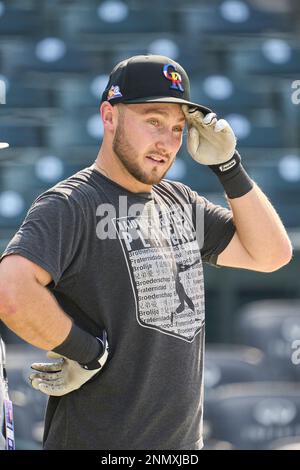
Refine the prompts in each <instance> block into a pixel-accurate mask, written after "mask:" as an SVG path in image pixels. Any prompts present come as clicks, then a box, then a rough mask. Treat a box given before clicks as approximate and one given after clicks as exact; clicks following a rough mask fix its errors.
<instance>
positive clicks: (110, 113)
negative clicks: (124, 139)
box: [100, 101, 116, 132]
mask: <svg viewBox="0 0 300 470" xmlns="http://www.w3.org/2000/svg"><path fill="white" fill-rule="evenodd" d="M100 114H101V117H102V122H103V126H104V129H105V130H106V131H108V132H114V130H115V127H116V116H115V114H116V110H115V109H114V107H113V106H112V105H111V104H110V103H109V102H108V101H104V102H103V103H102V104H101V106H100Z"/></svg>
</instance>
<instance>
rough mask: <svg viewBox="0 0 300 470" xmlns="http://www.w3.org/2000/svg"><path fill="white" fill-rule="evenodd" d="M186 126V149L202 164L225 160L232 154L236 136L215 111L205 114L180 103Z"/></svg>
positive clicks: (214, 163)
mask: <svg viewBox="0 0 300 470" xmlns="http://www.w3.org/2000/svg"><path fill="white" fill-rule="evenodd" d="M182 111H183V113H184V115H185V118H186V122H187V127H188V140H187V149H188V152H189V154H190V155H191V157H192V158H193V159H194V160H196V161H197V162H198V163H201V164H202V165H217V164H220V163H224V162H227V161H228V160H230V159H231V157H232V156H233V154H234V151H235V147H236V137H235V135H234V132H233V130H232V128H231V127H230V125H229V124H228V122H227V121H226V120H225V119H219V120H218V119H217V116H216V114H215V113H209V114H207V115H206V116H204V114H203V113H202V112H201V111H199V110H198V109H194V108H189V107H188V106H187V105H182Z"/></svg>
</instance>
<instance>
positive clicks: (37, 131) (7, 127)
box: [0, 118, 44, 147]
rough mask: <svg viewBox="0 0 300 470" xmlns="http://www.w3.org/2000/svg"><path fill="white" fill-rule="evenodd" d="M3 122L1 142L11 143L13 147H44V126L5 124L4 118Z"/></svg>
mask: <svg viewBox="0 0 300 470" xmlns="http://www.w3.org/2000/svg"><path fill="white" fill-rule="evenodd" d="M1 121H2V122H1V124H0V127H1V131H0V133H1V141H4V142H9V144H10V146H11V147H43V145H44V138H43V137H44V136H43V133H44V128H43V127H42V126H40V125H37V124H36V125H33V124H32V125H30V124H26V123H23V124H20V123H17V122H11V124H8V123H3V118H2V119H1Z"/></svg>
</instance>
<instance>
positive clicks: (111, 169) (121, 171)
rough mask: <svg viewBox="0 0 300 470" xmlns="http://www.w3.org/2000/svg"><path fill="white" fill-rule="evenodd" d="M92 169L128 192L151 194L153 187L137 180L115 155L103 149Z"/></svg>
mask: <svg viewBox="0 0 300 470" xmlns="http://www.w3.org/2000/svg"><path fill="white" fill-rule="evenodd" d="M92 168H94V169H95V170H96V171H98V172H99V173H101V174H102V175H104V176H106V178H108V179H110V180H111V181H114V182H115V183H117V184H119V185H120V186H122V187H123V188H125V189H127V190H128V191H131V192H133V193H142V192H151V188H152V186H151V185H148V184H144V183H141V182H140V181H138V180H136V179H135V178H134V177H133V176H132V175H131V174H130V173H128V171H127V170H126V168H125V167H124V166H123V165H122V163H121V162H120V160H119V159H118V158H117V157H116V156H115V155H114V154H110V153H109V152H104V150H103V148H102V147H101V148H100V150H99V153H98V155H97V158H96V160H95V162H94V163H93V165H92Z"/></svg>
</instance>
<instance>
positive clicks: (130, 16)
mask: <svg viewBox="0 0 300 470" xmlns="http://www.w3.org/2000/svg"><path fill="white" fill-rule="evenodd" d="M124 5H126V4H125V3H124ZM127 8H128V9H127V11H126V7H125V10H124V9H123V10H122V11H120V10H118V12H116V10H113V9H111V12H109V9H108V8H105V11H104V5H103V4H102V5H101V3H100V4H98V8H93V7H90V8H82V6H81V7H80V8H76V7H74V8H72V9H66V10H65V11H64V14H63V15H62V16H61V18H60V20H61V27H62V30H64V31H65V32H66V33H67V34H69V35H78V34H80V35H82V34H89V35H95V34H96V35H97V34H98V35H105V34H107V35H109V36H110V37H112V40H113V39H114V38H113V35H116V34H129V35H130V34H134V33H139V32H140V33H143V34H146V33H155V32H161V31H164V32H167V31H172V29H173V27H174V24H173V22H172V18H173V14H172V12H171V11H170V10H169V11H168V10H165V11H164V15H157V12H156V11H155V10H154V9H153V8H152V7H151V8H148V9H147V10H146V11H145V9H143V8H135V9H133V8H130V7H127ZM99 10H101V11H102V14H103V16H102V17H101V16H100V14H99V13H98V12H99Z"/></svg>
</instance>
